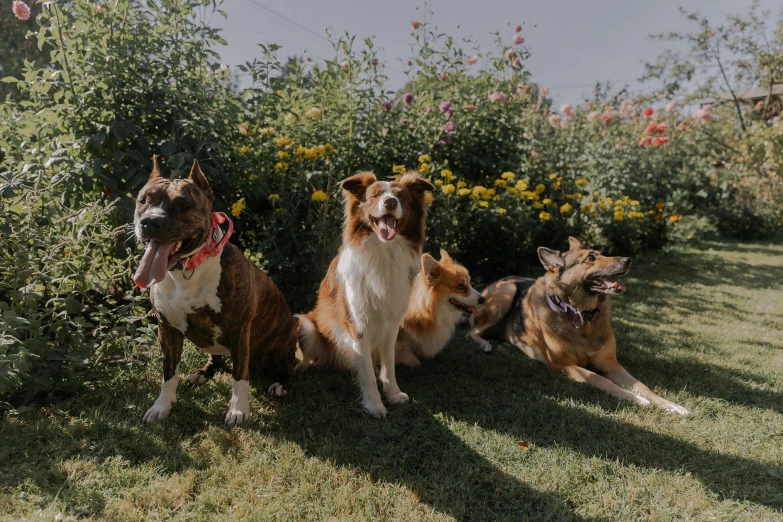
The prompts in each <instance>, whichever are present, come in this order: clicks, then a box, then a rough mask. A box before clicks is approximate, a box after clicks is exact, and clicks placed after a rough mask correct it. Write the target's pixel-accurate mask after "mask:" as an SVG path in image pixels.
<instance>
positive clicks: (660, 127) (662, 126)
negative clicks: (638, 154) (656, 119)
mask: <svg viewBox="0 0 783 522" xmlns="http://www.w3.org/2000/svg"><path fill="white" fill-rule="evenodd" d="M668 128H669V126H668V125H667V124H665V123H659V124H658V128H657V129H655V130H656V131H658V134H663V133H664V132H666V129H668Z"/></svg>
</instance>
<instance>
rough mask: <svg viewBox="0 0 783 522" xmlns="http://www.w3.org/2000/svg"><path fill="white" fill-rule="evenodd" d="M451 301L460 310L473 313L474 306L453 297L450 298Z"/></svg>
mask: <svg viewBox="0 0 783 522" xmlns="http://www.w3.org/2000/svg"><path fill="white" fill-rule="evenodd" d="M449 303H451V304H452V305H453V306H454V307H455V308H457V309H459V310H462V311H463V312H465V313H466V314H472V313H473V307H472V306H468V305H466V304H465V303H463V302H460V301H458V300H456V299H454V298H453V297H452V298H451V299H449Z"/></svg>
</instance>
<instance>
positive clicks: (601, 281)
mask: <svg viewBox="0 0 783 522" xmlns="http://www.w3.org/2000/svg"><path fill="white" fill-rule="evenodd" d="M627 273H628V271H627V270H626V271H625V272H623V273H621V274H613V275H615V276H622V275H625V274H627ZM588 284H589V286H590V290H591V291H593V292H596V293H599V294H622V293H623V292H625V285H624V284H623V283H621V282H620V281H615V280H613V279H611V278H609V276H605V275H600V276H595V277H592V278H590V280H589V282H588Z"/></svg>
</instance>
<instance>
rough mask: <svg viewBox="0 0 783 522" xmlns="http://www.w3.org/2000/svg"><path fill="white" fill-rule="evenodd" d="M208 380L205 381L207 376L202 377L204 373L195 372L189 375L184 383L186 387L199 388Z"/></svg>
mask: <svg viewBox="0 0 783 522" xmlns="http://www.w3.org/2000/svg"><path fill="white" fill-rule="evenodd" d="M208 380H209V379H207V376H206V375H204V372H202V371H201V370H195V371H193V373H191V374H189V375H188V376H187V377H185V383H186V384H187V385H188V386H200V385H202V384H204V383H205V382H207V381H208Z"/></svg>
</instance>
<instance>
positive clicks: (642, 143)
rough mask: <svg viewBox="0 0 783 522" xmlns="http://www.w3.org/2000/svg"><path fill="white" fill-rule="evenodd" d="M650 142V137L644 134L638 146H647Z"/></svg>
mask: <svg viewBox="0 0 783 522" xmlns="http://www.w3.org/2000/svg"><path fill="white" fill-rule="evenodd" d="M650 143H652V138H651V137H649V136H644V137H643V138H642V139H640V140H639V146H640V147H647V146H648V145H649V144H650Z"/></svg>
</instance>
